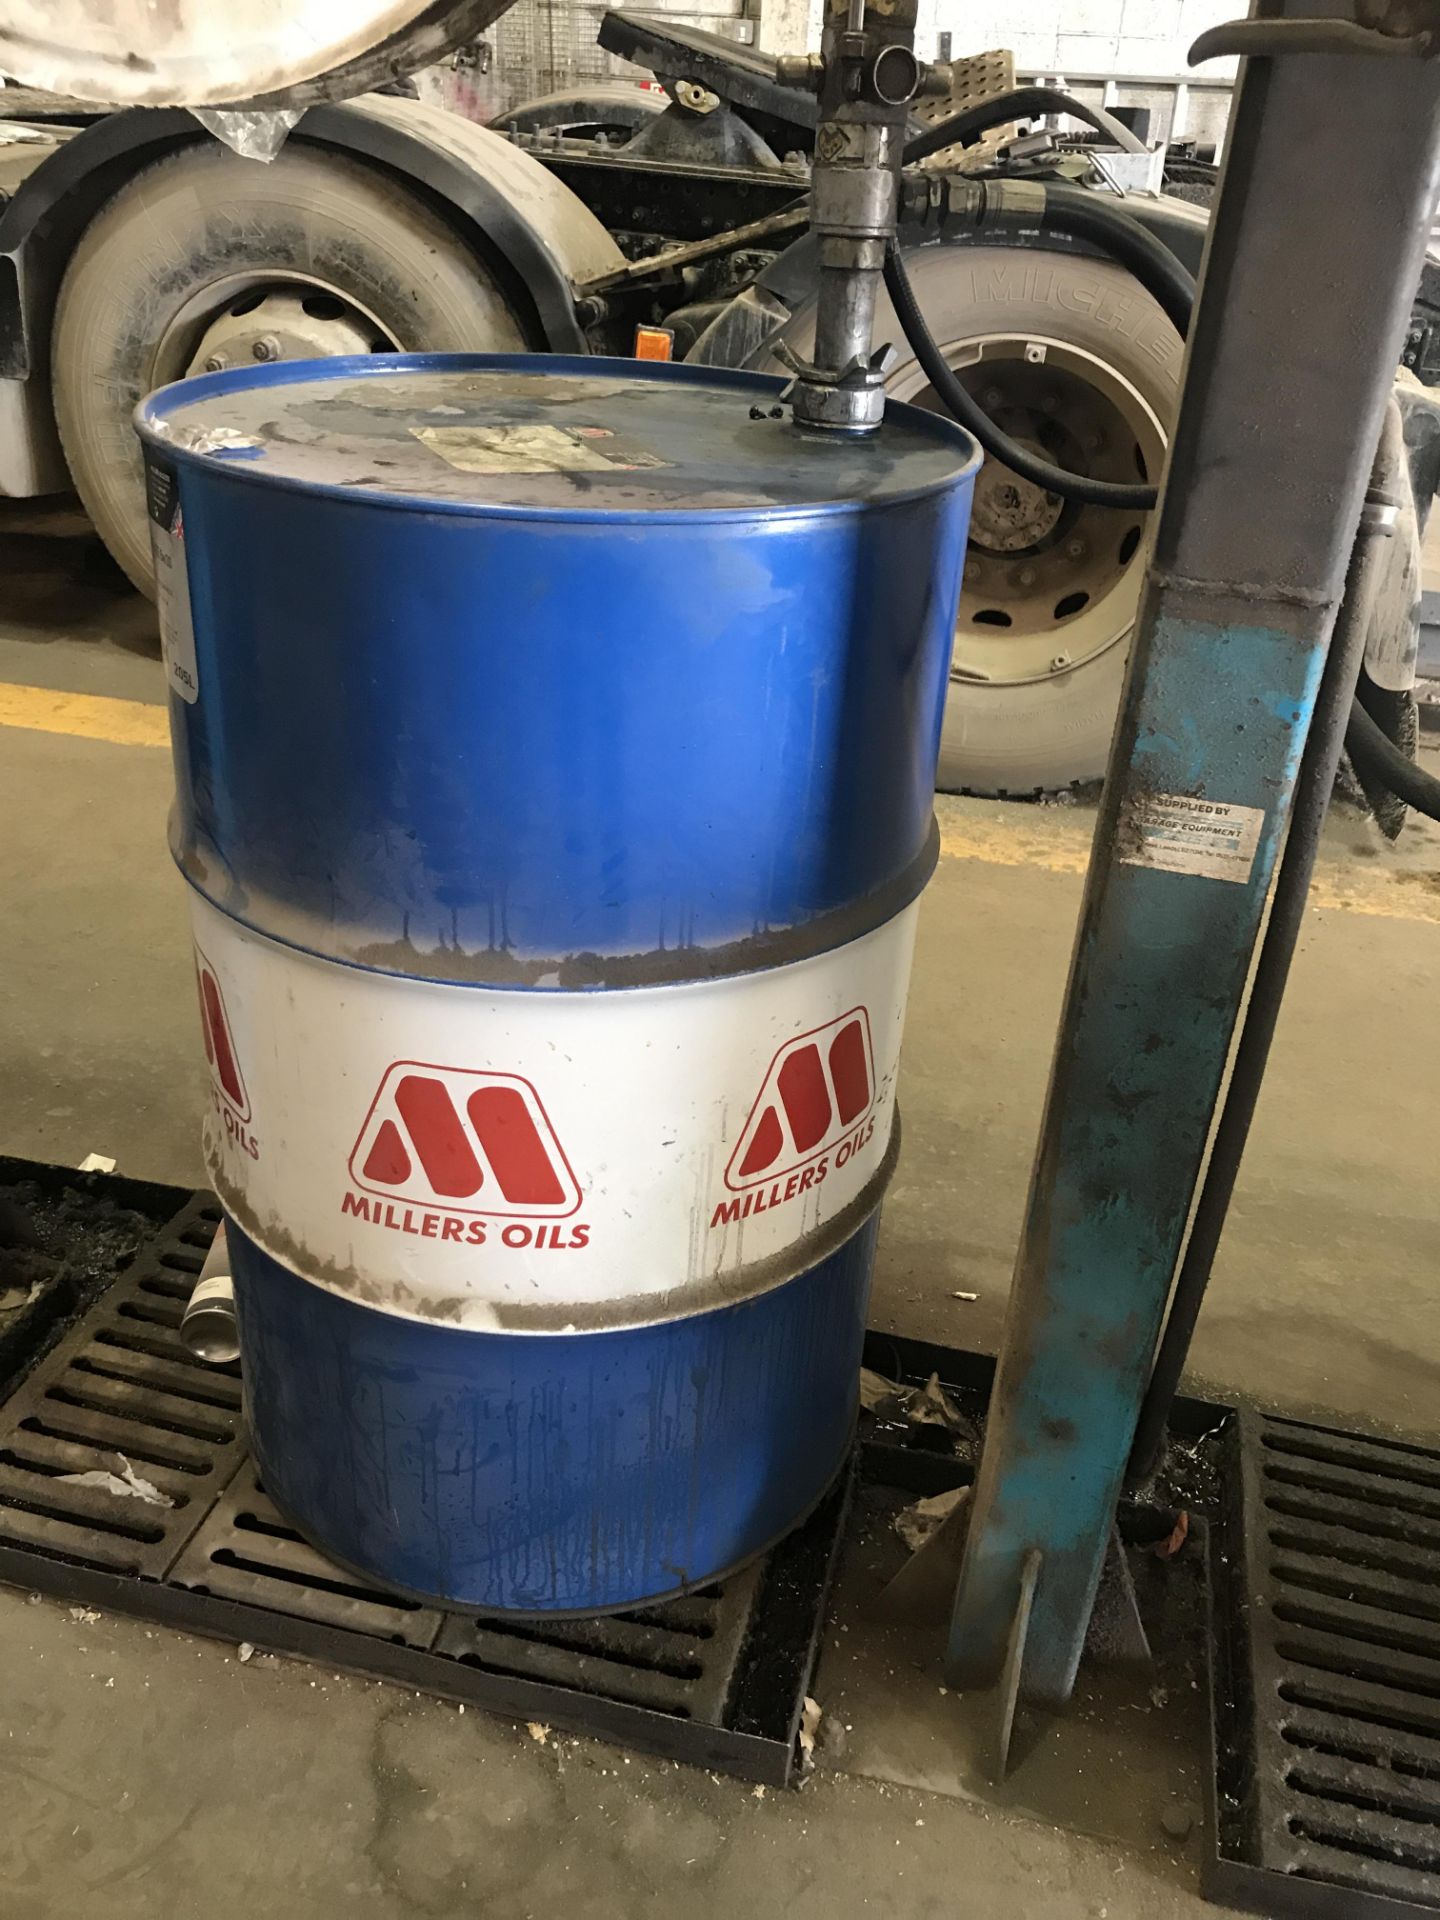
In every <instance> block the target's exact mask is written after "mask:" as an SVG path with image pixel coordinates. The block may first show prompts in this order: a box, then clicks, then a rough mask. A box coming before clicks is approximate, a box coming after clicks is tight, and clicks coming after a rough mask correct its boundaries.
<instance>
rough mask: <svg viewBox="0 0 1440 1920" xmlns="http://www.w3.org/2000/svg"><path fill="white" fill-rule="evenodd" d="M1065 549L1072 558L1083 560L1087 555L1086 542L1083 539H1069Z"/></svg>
mask: <svg viewBox="0 0 1440 1920" xmlns="http://www.w3.org/2000/svg"><path fill="white" fill-rule="evenodd" d="M1065 551H1066V553H1068V554H1069V556H1070V558H1071V559H1072V560H1081V559H1083V558H1084V556H1085V542H1084V541H1083V540H1067V541H1066V542H1065Z"/></svg>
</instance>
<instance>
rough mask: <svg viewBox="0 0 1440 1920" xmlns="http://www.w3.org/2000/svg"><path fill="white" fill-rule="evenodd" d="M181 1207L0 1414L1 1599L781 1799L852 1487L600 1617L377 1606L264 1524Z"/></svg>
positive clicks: (200, 1241) (383, 1595)
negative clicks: (205, 1639)
mask: <svg viewBox="0 0 1440 1920" xmlns="http://www.w3.org/2000/svg"><path fill="white" fill-rule="evenodd" d="M174 1197H175V1203H176V1209H175V1213H174V1217H173V1218H172V1219H171V1221H170V1222H169V1224H168V1226H166V1227H165V1228H163V1229H161V1230H160V1231H159V1232H158V1233H157V1234H156V1235H155V1236H154V1237H153V1238H151V1239H149V1240H147V1241H146V1243H145V1244H144V1246H143V1247H142V1248H141V1251H140V1253H139V1254H138V1255H137V1257H136V1259H135V1261H134V1263H133V1264H132V1265H131V1266H130V1267H129V1268H127V1270H126V1271H125V1272H124V1274H122V1276H121V1277H120V1278H119V1279H118V1280H117V1281H116V1282H115V1283H114V1285H113V1286H111V1287H110V1288H109V1289H108V1291H107V1292H106V1293H104V1294H103V1295H102V1296H101V1298H100V1299H99V1301H98V1302H97V1303H96V1305H95V1306H94V1307H93V1308H92V1309H91V1310H90V1312H89V1313H87V1314H86V1315H85V1317H84V1318H83V1319H81V1320H80V1321H79V1322H77V1324H76V1325H75V1326H74V1327H73V1328H71V1330H70V1331H69V1332H68V1333H67V1334H66V1335H65V1336H64V1337H63V1339H62V1340H61V1341H60V1342H59V1343H58V1345H56V1346H55V1347H54V1348H53V1349H52V1350H51V1351H50V1352H49V1353H47V1354H45V1355H44V1356H43V1357H42V1358H41V1359H40V1360H39V1361H38V1363H36V1364H35V1365H34V1366H33V1369H32V1371H31V1372H30V1373H29V1374H28V1375H27V1376H25V1377H24V1378H22V1380H21V1382H20V1384H19V1385H18V1386H17V1387H16V1388H15V1390H14V1391H13V1393H12V1394H11V1395H10V1397H9V1398H8V1399H6V1400H5V1401H4V1403H3V1404H0V1582H3V1583H5V1584H8V1585H11V1586H17V1587H23V1588H26V1589H29V1590H32V1591H40V1592H48V1593H52V1594H55V1595H58V1596H59V1597H61V1598H64V1599H67V1600H78V1601H81V1602H85V1603H88V1604H93V1605H102V1606H106V1607H109V1608H112V1609H113V1610H115V1611H117V1612H123V1613H131V1614H136V1615H140V1616H142V1617H144V1618H146V1619H153V1620H160V1621H164V1622H167V1623H170V1624H173V1625H175V1626H178V1627H184V1628H187V1629H189V1630H191V1631H193V1632H198V1633H206V1634H211V1635H215V1636H218V1637H221V1638H226V1639H230V1640H234V1641H237V1642H238V1641H243V1640H248V1641H251V1642H253V1643H254V1644H255V1645H256V1646H259V1647H264V1648H267V1649H271V1650H273V1651H276V1652H281V1653H292V1654H297V1655H300V1656H301V1657H304V1658H311V1659H316V1660H323V1661H325V1662H326V1663H327V1664H329V1665H332V1666H344V1667H348V1668H349V1669H351V1670H352V1671H357V1672H361V1673H365V1674H369V1675H373V1676H375V1677H379V1678H386V1679H393V1680H399V1681H403V1682H405V1683H406V1684H407V1685H410V1686H413V1687H415V1688H417V1689H420V1690H422V1691H429V1692H432V1693H436V1694H441V1695H444V1696H445V1697H447V1698H450V1699H455V1700H464V1701H467V1702H474V1703H475V1704H476V1705H477V1706H481V1707H486V1708H491V1709H493V1710H495V1711H497V1712H501V1713H505V1714H509V1715H513V1716H514V1717H516V1718H518V1719H526V1720H544V1721H547V1722H549V1723H551V1724H552V1725H556V1726H563V1727H567V1728H569V1729H571V1730H573V1731H575V1732H582V1733H594V1734H598V1735H600V1736H602V1737H604V1738H607V1739H612V1740H616V1741H619V1742H622V1743H624V1744H626V1745H629V1746H633V1747H642V1748H647V1749H649V1750H651V1751H654V1752H658V1753H663V1754H665V1755H667V1756H668V1757H670V1758H674V1759H679V1760H691V1761H694V1762H695V1763H697V1764H702V1765H705V1766H708V1767H714V1768H723V1769H726V1770H728V1771H730V1772H732V1773H737V1774H739V1775H741V1776H742V1777H744V1778H745V1779H750V1780H756V1781H760V1782H764V1783H767V1784H772V1785H783V1784H785V1783H786V1782H787V1781H788V1779H789V1777H790V1774H791V1770H792V1767H793V1765H794V1760H795V1737H796V1730H797V1727H798V1724H799V1718H800V1712H801V1708H802V1706H803V1704H804V1698H805V1694H806V1692H807V1690H808V1688H809V1684H810V1676H811V1673H812V1671H813V1668H814V1663H815V1659H816V1657H817V1653H818V1648H819V1638H820V1629H821V1624H822V1621H823V1617H824V1609H825V1603H826V1599H827V1597H828V1593H829V1586H830V1580H831V1577H832V1574H833V1571H834V1564H835V1560H836V1557H837V1554H838V1549H839V1542H840V1538H841V1534H842V1531H843V1527H844V1520H845V1514H846V1510H847V1507H848V1497H849V1488H848V1484H847V1485H842V1486H838V1487H836V1488H835V1489H834V1490H833V1491H832V1492H831V1494H830V1495H828V1496H827V1498H826V1499H825V1500H824V1501H823V1502H822V1504H821V1506H820V1507H819V1508H818V1509H817V1511H816V1512H815V1513H814V1514H813V1515H812V1516H811V1518H810V1519H809V1521H807V1523H806V1524H805V1525H804V1526H803V1527H801V1528H800V1529H799V1530H798V1531H797V1532H796V1533H794V1534H792V1535H791V1536H790V1537H789V1538H788V1539H786V1540H784V1541H782V1542H781V1544H780V1545H779V1546H778V1547H776V1548H775V1549H773V1550H772V1552H771V1553H770V1554H768V1555H767V1556H766V1557H765V1558H764V1559H763V1560H762V1561H760V1562H758V1563H757V1564H756V1565H754V1566H753V1567H751V1568H749V1569H746V1570H745V1571H743V1572H741V1573H739V1574H737V1575H734V1576H733V1577H731V1578H730V1579H728V1580H725V1581H723V1582H720V1583H717V1584H715V1585H713V1586H710V1587H706V1588H704V1589H703V1590H701V1591H700V1592H697V1593H694V1594H690V1595H687V1596H686V1597H685V1598H683V1599H678V1600H670V1601H666V1602H662V1603H660V1604H657V1605H654V1606H649V1607H640V1608H636V1609H635V1610H633V1611H632V1612H628V1613H624V1614H618V1615H611V1616H608V1617H606V1618H603V1619H595V1620H574V1619H567V1620H565V1621H556V1622H554V1623H549V1622H545V1621H540V1620H535V1619H529V1620H523V1621H522V1620H511V1619H505V1618H502V1617H499V1616H488V1617H484V1618H477V1617H474V1616H471V1615H462V1614H452V1613H447V1612H444V1611H442V1610H441V1609H439V1608H437V1607H429V1606H425V1605H424V1604H422V1603H420V1602H417V1601H414V1600H411V1599H407V1598H404V1597H402V1596H399V1595H396V1594H392V1593H387V1592H383V1591H380V1590H379V1589H377V1588H374V1587H371V1586H369V1585H367V1584H366V1583H365V1582H364V1581H363V1579H360V1578H358V1577H357V1576H356V1575H354V1574H353V1573H350V1572H348V1571H346V1570H344V1569H342V1568H340V1567H337V1566H335V1565H334V1564H333V1563H332V1562H331V1561H329V1560H328V1559H326V1558H325V1556H324V1555H323V1554H321V1553H319V1552H317V1551H316V1550H315V1549H314V1548H313V1547H311V1546H309V1545H308V1544H307V1543H306V1541H304V1540H303V1539H302V1538H301V1537H300V1535H299V1534H298V1533H296V1532H295V1530H294V1529H293V1528H292V1527H291V1526H290V1525H289V1523H288V1522H287V1521H286V1520H285V1519H284V1518H283V1516H282V1515H281V1514H280V1513H279V1512H277V1510H276V1509H275V1507H274V1506H273V1505H272V1503H271V1502H270V1500H269V1499H268V1497H267V1496H266V1494H265V1491H264V1489H263V1487H262V1486H261V1485H260V1483H259V1481H258V1479H257V1477H256V1473H255V1469H254V1465H253V1463H252V1462H251V1460H250V1458H249V1455H248V1453H247V1451H246V1446H245V1439H244V1431H243V1426H242V1421H241V1411H240V1407H241V1386H240V1379H239V1374H238V1370H237V1369H235V1368H215V1367H209V1366H206V1365H204V1364H203V1363H202V1362H200V1361H197V1360H196V1359H195V1358H194V1357H193V1356H192V1355H191V1354H190V1352H189V1350H188V1349H187V1348H186V1347H185V1346H184V1345H183V1344H182V1342H181V1340H180V1338H179V1334H178V1328H179V1325H180V1316H181V1312H182V1310H183V1307H184V1303H185V1301H186V1299H187V1298H188V1296H189V1292H190V1289H191V1287H192V1286H193V1284H194V1280H195V1276H196V1275H197V1274H198V1273H199V1271H200V1267H201V1264H202V1262H203V1260H204V1256H205V1251H206V1249H207V1247H208V1246H209V1244H210V1241H211V1239H212V1238H213V1236H214V1232H215V1228H216V1225H217V1224H218V1222H219V1218H220V1215H219V1212H218V1210H217V1209H216V1207H215V1204H214V1202H213V1200H211V1198H210V1197H209V1196H208V1195H204V1194H196V1195H188V1194H185V1193H183V1192H176V1193H175V1196H174ZM127 1468H128V1470H129V1472H130V1473H132V1474H133V1475H135V1476H136V1477H138V1478H139V1479H140V1480H142V1481H143V1482H145V1483H148V1485H149V1487H150V1488H151V1489H153V1492H154V1493H155V1494H158V1495H159V1496H161V1498H162V1500H164V1501H168V1503H169V1504H159V1503H158V1502H157V1501H156V1500H155V1499H154V1498H153V1497H152V1498H150V1499H146V1498H141V1497H138V1496H137V1495H136V1494H135V1493H133V1492H129V1491H125V1492H122V1491H121V1490H120V1488H119V1487H117V1486H106V1485H104V1484H90V1485H87V1484H84V1483H82V1482H80V1481H79V1480H77V1479H75V1478H73V1477H72V1476H75V1475H80V1474H87V1475H89V1474H95V1473H100V1474H109V1475H115V1476H117V1477H118V1478H119V1479H120V1481H121V1482H122V1484H123V1482H124V1478H125V1474H126V1470H127Z"/></svg>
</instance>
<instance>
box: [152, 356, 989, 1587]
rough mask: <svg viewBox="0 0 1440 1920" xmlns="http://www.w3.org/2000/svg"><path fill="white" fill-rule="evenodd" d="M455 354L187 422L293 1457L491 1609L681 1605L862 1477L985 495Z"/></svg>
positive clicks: (723, 415) (162, 489)
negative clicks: (854, 1432)
mask: <svg viewBox="0 0 1440 1920" xmlns="http://www.w3.org/2000/svg"><path fill="white" fill-rule="evenodd" d="M777 392H778V383H774V382H771V381H769V380H765V379H762V378H759V377H756V376H743V375H728V374H717V373H714V372H712V371H710V370H708V369H707V370H701V369H690V368H685V367H663V368H653V367H645V366H641V365H638V364H631V363H628V362H607V361H597V360H576V361H565V360H559V359H525V358H515V359H508V358H507V359H492V358H477V357H473V356H464V357H461V356H440V357H429V358H417V359H399V360H396V359H375V360H366V361H355V362H350V361H327V362H322V363H312V364H294V363H292V364H288V365H283V366H280V367H271V368H266V369H263V370H256V371H255V372H253V373H245V374H222V375H216V376H213V377H207V378H204V379H200V380H195V381H189V382H185V383H183V384H182V385H180V386H178V387H174V388H170V389H166V390H165V391H163V392H162V393H160V394H159V395H157V396H154V397H153V398H152V399H151V400H150V401H148V402H147V403H146V404H145V406H144V407H143V408H142V409H141V414H140V430H141V434H142V437H143V438H144V440H145V443H146V457H147V467H148V473H149V485H150V502H151V516H152V520H153V522H154V529H153V531H154V538H155V550H156V560H157V572H158V575H159V579H160V589H161V591H160V602H161V615H162V628H163V632H164V638H165V653H166V664H167V671H168V673H169V676H170V683H171V690H172V701H171V711H172V726H173V738H174V748H175V763H176V776H177V795H176V805H175V813H174V819H173V828H172V840H173V846H174V851H175V856H176V859H177V862H178V863H179V865H180V868H181V871H182V873H183V874H184V875H185V877H186V879H187V881H188V882H189V885H190V889H191V898H192V909H193V919H194V927H195V943H196V974H197V984H198V987H199V993H200V1003H201V1014H202V1027H203V1035H204V1040H205V1046H206V1052H207V1058H208V1061H209V1066H210V1077H211V1096H212V1097H211V1107H210V1111H209V1112H208V1114H207V1119H206V1157H207V1164H208V1165H209V1167H210V1169H211V1173H212V1177H213V1179H214V1181H215V1185H216V1189H217V1191H218V1192H219V1194H220V1196H221V1199H222V1201H223V1202H224V1204H225V1207H226V1211H227V1215H228V1219H229V1223H230V1244H231V1247H232V1252H233V1261H234V1277H235V1288H236V1300H237V1311H238V1314H239V1320H240V1332H241V1343H242V1354H243V1365H244V1371H245V1376H246V1383H247V1399H248V1408H249V1417H250V1422H251V1428H252V1435H253V1444H254V1448H255V1452H256V1456H257V1460H258V1463H259V1467H260V1472H261V1475H262V1477H263V1480H264V1483H265V1485H266V1487H267V1489H268V1490H269V1491H270V1492H271V1494H272V1495H273V1496H274V1497H275V1499H276V1500H277V1502H278V1503H279V1504H280V1505H281V1506H282V1508H284V1509H285V1510H286V1511H287V1512H288V1513H289V1514H290V1516H291V1517H292V1518H293V1519H294V1520H295V1522H296V1523H297V1524H298V1525H299V1526H300V1527H301V1528H302V1529H303V1530H304V1531H305V1532H306V1533H307V1534H308V1535H309V1537H311V1538H312V1539H313V1540H314V1541H315V1542H316V1543H317V1545H319V1546H321V1547H322V1548H324V1549H325V1550H326V1551H328V1552H329V1553H331V1554H332V1555H333V1556H334V1557H335V1558H336V1559H337V1560H339V1561H341V1562H342V1563H344V1564H346V1565H348V1566H351V1567H353V1568H355V1569H357V1570H359V1571H361V1572H363V1573H364V1574H366V1575H367V1576H369V1577H371V1578H373V1579H376V1580H378V1581H381V1582H384V1583H387V1584H390V1585H393V1586H396V1587H400V1588H403V1589H406V1590H408V1591H410V1592H412V1593H416V1594H420V1595H423V1596H426V1597H433V1598H436V1599H439V1600H441V1601H443V1602H445V1603H447V1604H451V1605H459V1606H470V1607H476V1608H484V1609H516V1610H521V1611H533V1612H554V1611H561V1612H575V1611H590V1610H596V1609H601V1608H607V1607H623V1606H627V1605H633V1604H636V1603H637V1602H640V1601H643V1600H647V1599H651V1598H655V1597H658V1596H661V1595H663V1594H668V1593H673V1592H677V1591H682V1590H684V1589H685V1588H687V1587H692V1586H695V1585H698V1584H703V1583H704V1582H706V1581H708V1580H710V1579H712V1578H714V1577H715V1576H716V1575H717V1574H718V1573H721V1572H723V1571H725V1570H726V1569H727V1568H729V1567H731V1566H733V1565H735V1564H737V1563H739V1562H741V1561H743V1560H744V1559H746V1558H748V1557H749V1556H751V1555H753V1554H754V1553H756V1552H757V1551H759V1550H761V1549H762V1548H763V1547H765V1546H766V1545H767V1544H769V1543H770V1542H771V1541H772V1540H773V1539H775V1538H777V1537H778V1536H779V1535H781V1534H783V1533H784V1532H785V1531H786V1530H787V1529H788V1528H789V1527H791V1526H793V1525H794V1524H795V1523H796V1522H797V1521H798V1520H799V1519H800V1518H801V1517H803V1515H804V1513H805V1512H806V1511H807V1510H808V1509H809V1508H810V1507H811V1506H812V1505H813V1504H814V1503H815V1502H816V1501H817V1500H818V1499H819V1497H820V1496H821V1495H822V1493H823V1492H824V1490H825V1488H826V1486H827V1485H828V1484H829V1482H830V1480H831V1479H832V1478H833V1476H834V1474H835V1472H836V1470H837V1468H838V1466H839V1464H840V1462H841V1460H842V1459H843V1456H844V1453H845V1449H846V1447H847V1444H848V1440H849V1435H850V1432H851V1428H852V1424H853V1419H854V1408H855V1397H856V1374H857V1369H858V1365H859V1354H860V1342H861V1335H862V1330H863V1325H864V1314H865V1304H866V1297H867V1291H868V1285H869V1275H870V1266H871V1257H872V1252H873V1243H874V1233H875V1224H876V1218H877V1208H878V1205H879V1201H880V1198H881V1195H882V1193H883V1190H884V1186H885V1183H886V1181H887V1179H888V1177H889V1172H890V1169H891V1167H892V1165H893V1161H894V1155H895V1152H896V1149H897V1145H898V1136H897V1132H896V1129H897V1125H898V1122H897V1120H896V1116H895V1106H894V1086H895V1072H896V1064H897V1059H898V1050H899V1042H900V1030H901V1022H902V1019H903V1010H904V998H905V988H906V982H907V978H908V968H909V955H910V944H911V940H912V937H913V923H914V914H915V902H916V899H917V897H918V894H919V891H920V889H921V887H922V886H923V884H924V881H925V879H926V877H927V876H928V873H929V871H930V868H931V866H932V865H933V861H934V857H935V844H936V842H935V831H934V822H933V813H932V805H931V791H932V785H933V775H934V767H935V758H936V752H937V748H938V741H939V730H940V721H941V713H942V706H943V699H944V692H945V686H946V678H947V671H948V663H949V652H950V642H951V634H952V631H953V623H954V616H955V606H956V599H957V595H958V589H959V576H960V569H961V565H962V562H963V555H964V545H965V534H966V522H967V517H968V508H969V495H970V487H971V482H972V478H973V472H974V468H975V465H976V464H977V456H976V455H975V452H974V449H973V446H972V444H971V443H970V442H969V441H968V440H967V439H966V438H965V436H963V435H962V434H960V433H959V432H958V430H955V429H952V428H950V427H949V426H948V425H946V424H943V423H941V422H939V421H937V420H935V419H933V418H931V417H930V416H928V415H924V414H919V413H915V412H912V411H911V410H909V409H905V408H898V407H897V408H894V409H892V413H891V417H890V419H889V420H887V423H886V426H885V427H884V429H883V430H882V432H881V433H880V434H879V435H878V436H876V437H875V438H873V439H871V440H869V441H849V440H840V441H835V440H832V439H829V438H817V437H814V436H809V435H805V434H802V433H800V432H799V431H797V430H796V429H794V428H793V427H792V426H791V425H790V423H789V422H788V420H783V419H778V418H772V417H771V409H772V407H774V406H775V404H776V397H777Z"/></svg>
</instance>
